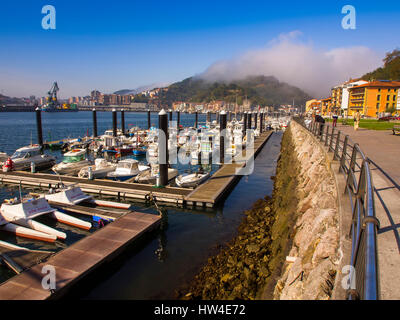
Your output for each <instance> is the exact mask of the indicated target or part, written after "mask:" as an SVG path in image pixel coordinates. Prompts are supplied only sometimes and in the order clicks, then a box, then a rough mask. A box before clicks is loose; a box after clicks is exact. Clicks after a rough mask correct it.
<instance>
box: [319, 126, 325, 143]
mask: <svg viewBox="0 0 400 320" xmlns="http://www.w3.org/2000/svg"><path fill="white" fill-rule="evenodd" d="M324 127H325V123H320V124H319V132H318V134H321V136H320V137H319V141H321V142H322V139H323V137H324Z"/></svg>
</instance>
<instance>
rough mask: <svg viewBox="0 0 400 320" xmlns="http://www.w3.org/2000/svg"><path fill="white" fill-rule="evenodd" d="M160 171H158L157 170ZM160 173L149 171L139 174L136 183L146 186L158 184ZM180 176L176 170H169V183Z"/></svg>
mask: <svg viewBox="0 0 400 320" xmlns="http://www.w3.org/2000/svg"><path fill="white" fill-rule="evenodd" d="M157 171H158V170H157ZM157 175H158V172H155V171H154V170H151V169H147V170H145V171H143V172H141V173H139V174H138V175H137V176H136V178H135V181H136V182H138V183H145V184H156V181H157ZM177 175H178V170H177V169H174V168H168V181H170V180H172V179H174V178H175V177H176V176H177Z"/></svg>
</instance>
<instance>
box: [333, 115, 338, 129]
mask: <svg viewBox="0 0 400 320" xmlns="http://www.w3.org/2000/svg"><path fill="white" fill-rule="evenodd" d="M332 119H333V120H332V126H333V127H334V128H335V127H336V124H337V119H338V115H337V114H336V113H334V114H333V116H332Z"/></svg>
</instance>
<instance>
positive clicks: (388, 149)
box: [337, 124, 400, 185]
mask: <svg viewBox="0 0 400 320" xmlns="http://www.w3.org/2000/svg"><path fill="white" fill-rule="evenodd" d="M337 128H338V129H339V130H340V131H342V132H343V133H345V134H348V135H349V136H350V138H351V139H352V140H353V141H354V142H356V143H359V144H360V146H361V149H362V150H363V151H364V153H365V154H366V155H367V156H368V157H369V158H370V159H371V160H373V161H374V162H375V163H376V164H378V165H379V166H380V167H381V168H382V169H383V170H385V171H386V172H387V173H388V174H389V175H390V176H391V177H392V178H393V179H394V180H395V181H396V182H397V184H399V185H400V135H393V134H392V130H382V131H380V130H379V131H378V130H368V129H363V128H360V129H358V131H354V128H353V127H352V126H344V125H341V124H338V126H337Z"/></svg>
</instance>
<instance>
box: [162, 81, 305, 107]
mask: <svg viewBox="0 0 400 320" xmlns="http://www.w3.org/2000/svg"><path fill="white" fill-rule="evenodd" d="M246 97H247V98H248V99H249V100H250V101H251V103H252V104H253V105H262V106H267V105H268V106H278V105H281V104H292V103H293V99H294V101H295V104H297V105H299V104H301V105H303V104H305V102H306V101H307V100H309V99H310V96H309V95H308V94H306V93H305V92H303V91H302V90H300V89H299V88H296V87H293V86H290V85H288V84H287V83H283V82H279V81H278V80H277V79H276V78H274V77H265V76H254V77H248V78H246V79H244V80H238V81H232V82H230V83H224V82H208V81H205V80H203V79H201V78H199V77H191V78H187V79H185V80H183V81H181V82H176V83H174V84H172V85H170V86H169V90H168V91H167V92H163V93H162V94H161V95H160V100H161V101H162V103H163V104H168V105H171V104H172V102H174V101H186V102H198V103H207V102H211V101H214V100H224V101H226V102H230V103H234V102H235V101H236V99H237V102H238V104H242V102H243V100H244V99H246Z"/></svg>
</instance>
